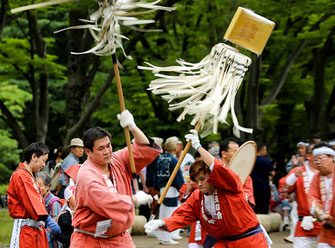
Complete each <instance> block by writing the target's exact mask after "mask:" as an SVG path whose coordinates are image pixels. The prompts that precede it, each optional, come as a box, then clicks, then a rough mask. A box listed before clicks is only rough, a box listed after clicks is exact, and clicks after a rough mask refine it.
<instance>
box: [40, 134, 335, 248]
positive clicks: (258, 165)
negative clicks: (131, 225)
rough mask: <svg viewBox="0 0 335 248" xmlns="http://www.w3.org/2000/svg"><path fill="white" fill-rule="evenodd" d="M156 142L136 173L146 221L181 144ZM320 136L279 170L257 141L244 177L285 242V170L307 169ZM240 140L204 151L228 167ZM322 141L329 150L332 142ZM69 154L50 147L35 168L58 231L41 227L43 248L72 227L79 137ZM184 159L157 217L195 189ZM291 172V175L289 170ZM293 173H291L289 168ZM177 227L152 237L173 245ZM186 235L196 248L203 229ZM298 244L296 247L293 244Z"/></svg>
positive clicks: (288, 204) (64, 242) (64, 241)
mask: <svg viewBox="0 0 335 248" xmlns="http://www.w3.org/2000/svg"><path fill="white" fill-rule="evenodd" d="M153 139H154V140H155V142H156V144H158V145H159V146H161V147H163V150H164V153H162V154H161V155H159V156H158V157H157V158H156V159H155V160H154V161H153V162H152V163H151V164H149V165H148V166H147V167H145V168H144V169H143V170H142V171H141V172H140V173H139V176H138V179H139V182H140V189H141V190H143V191H144V192H145V193H148V194H151V195H152V196H153V198H154V199H155V201H154V203H153V205H152V206H147V205H143V206H140V207H139V214H140V215H144V216H145V217H146V218H147V220H149V217H150V214H151V211H152V209H153V207H154V205H155V203H156V202H157V199H158V197H159V196H160V195H161V194H162V193H163V191H164V189H165V186H166V183H167V181H168V180H169V178H170V176H171V174H172V172H173V171H174V169H175V167H176V165H177V163H178V159H179V158H180V157H181V155H182V154H183V149H184V146H183V143H182V141H180V140H179V139H178V137H176V136H173V137H170V138H168V139H166V141H165V142H164V141H163V139H162V138H157V137H154V138H153ZM320 142H321V140H320V139H317V138H316V137H314V138H313V139H311V140H310V141H308V142H298V143H297V146H296V147H297V151H296V154H294V155H292V157H291V158H289V159H288V162H287V163H286V165H285V170H279V166H278V165H277V164H276V162H271V161H270V159H269V158H268V151H267V146H266V145H265V144H261V143H258V144H257V157H256V160H255V165H254V167H253V170H252V172H251V174H250V177H249V178H248V180H247V181H246V183H245V185H244V191H245V194H246V198H247V200H248V202H249V204H250V206H252V207H253V210H254V212H255V213H256V214H268V213H269V212H278V213H280V214H281V215H282V225H281V229H282V230H283V229H290V230H291V234H290V236H288V237H285V240H286V241H287V242H293V237H294V233H295V229H296V225H297V222H298V221H299V216H298V211H297V203H296V191H294V190H290V186H292V185H288V184H287V183H288V181H287V180H288V179H287V178H288V177H289V176H290V172H292V171H293V170H294V171H299V170H297V169H295V168H298V167H304V166H305V165H306V164H307V166H308V163H309V167H308V168H312V170H314V169H313V168H315V170H317V166H315V167H312V166H311V164H313V161H314V158H313V153H312V151H313V148H314V146H315V145H317V144H318V143H320ZM240 145H241V144H240V143H239V141H238V140H237V139H235V138H227V139H225V140H223V141H222V142H221V143H218V142H215V141H213V142H208V144H207V147H206V149H207V150H208V151H209V152H210V153H211V154H212V155H213V156H214V157H215V158H217V159H219V160H222V161H223V162H224V164H225V165H228V164H229V162H230V161H231V159H232V157H233V155H234V154H235V152H236V151H237V150H238V149H239V147H240ZM328 145H330V146H332V148H333V149H334V148H335V142H334V141H331V142H329V143H328ZM69 149H70V151H69V153H68V154H67V156H66V157H64V154H65V153H64V152H62V148H61V147H59V148H58V149H56V150H55V151H54V154H53V155H54V156H53V157H51V159H50V160H49V161H48V162H47V163H46V166H45V167H44V169H43V170H42V171H41V172H38V173H37V179H38V182H39V185H40V189H41V194H42V196H43V199H44V203H45V207H46V210H47V212H48V213H49V215H50V216H51V218H52V219H53V220H54V221H55V222H56V223H58V225H59V226H60V228H61V233H60V234H58V235H57V237H55V235H53V234H52V232H51V231H50V230H49V229H48V228H47V229H46V231H47V236H48V242H49V247H69V246H70V239H71V234H72V232H73V230H74V228H73V226H72V225H71V224H72V215H73V211H74V206H75V191H76V175H77V173H78V170H79V168H80V166H81V163H80V162H83V161H82V157H83V156H84V143H83V141H82V140H81V139H79V138H74V139H72V140H71V143H70V145H69ZM183 155H184V156H185V157H184V159H183V162H182V163H181V166H180V169H179V170H178V173H177V175H176V177H175V179H174V181H173V183H172V185H171V187H170V188H169V190H168V192H167V194H166V197H165V198H164V201H163V203H162V205H161V207H160V210H159V219H163V218H166V217H169V216H171V215H172V213H173V212H174V211H175V210H176V209H177V208H178V206H180V205H181V204H183V202H185V200H186V199H187V198H188V197H189V195H190V194H191V193H192V192H193V191H194V190H195V189H196V186H195V183H194V182H192V180H190V177H189V168H190V165H191V164H192V163H193V162H194V161H196V160H198V159H201V156H200V155H199V153H198V152H195V153H194V154H193V155H191V152H187V153H186V154H183ZM291 174H292V173H291ZM295 174H297V173H296V172H295ZM180 231H185V230H179V229H178V230H176V231H174V232H171V233H169V232H165V231H161V230H158V231H157V232H156V233H154V234H153V235H154V236H155V237H157V239H158V240H159V242H160V243H161V244H166V245H174V244H178V240H179V239H181V236H180ZM186 231H188V233H189V236H190V240H189V247H193V248H200V247H202V244H203V241H204V237H205V233H204V231H203V230H201V226H200V223H198V222H196V223H194V224H193V225H192V228H190V229H189V230H186ZM297 247H298V246H297Z"/></svg>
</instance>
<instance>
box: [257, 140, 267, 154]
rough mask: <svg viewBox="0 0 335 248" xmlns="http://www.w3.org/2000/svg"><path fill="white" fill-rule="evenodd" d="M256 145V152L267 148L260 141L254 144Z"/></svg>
mask: <svg viewBox="0 0 335 248" xmlns="http://www.w3.org/2000/svg"><path fill="white" fill-rule="evenodd" d="M256 145H257V152H259V151H260V150H261V149H262V148H263V147H264V146H267V145H266V144H265V143H263V142H262V141H258V142H256Z"/></svg>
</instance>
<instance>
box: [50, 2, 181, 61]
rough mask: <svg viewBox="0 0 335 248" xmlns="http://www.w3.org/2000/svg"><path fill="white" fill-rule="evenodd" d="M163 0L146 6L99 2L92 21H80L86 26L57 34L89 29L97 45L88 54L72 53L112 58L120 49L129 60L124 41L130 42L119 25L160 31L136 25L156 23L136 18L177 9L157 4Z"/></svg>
mask: <svg viewBox="0 0 335 248" xmlns="http://www.w3.org/2000/svg"><path fill="white" fill-rule="evenodd" d="M159 2H160V0H158V1H155V2H151V3H147V2H145V1H140V2H136V1H134V0H98V4H99V9H98V10H97V11H96V12H94V13H93V14H91V15H90V20H83V19H81V21H83V22H86V23H88V24H87V25H79V26H73V27H68V28H64V29H62V30H59V31H56V32H55V33H57V32H61V31H64V30H68V29H82V28H88V29H89V30H90V33H91V35H92V37H93V38H94V40H95V46H94V47H93V48H91V49H90V50H88V51H85V52H71V53H72V54H87V53H93V54H95V55H99V56H106V55H112V54H114V53H115V51H116V49H117V48H121V49H122V51H123V54H124V56H125V57H127V58H128V59H131V57H130V56H127V55H126V53H125V51H124V48H123V46H122V39H127V40H128V38H127V37H125V36H123V35H122V34H121V31H120V25H123V26H127V27H129V28H132V29H135V30H137V31H141V32H152V31H161V30H145V29H141V28H138V27H136V26H135V25H140V24H148V23H154V22H155V21H154V20H140V19H138V18H137V17H135V16H140V15H145V14H149V13H152V12H155V11H157V10H166V11H172V10H175V9H176V8H175V7H164V6H159V5H157V4H158V3H159ZM138 8H141V9H148V10H146V11H136V9H138Z"/></svg>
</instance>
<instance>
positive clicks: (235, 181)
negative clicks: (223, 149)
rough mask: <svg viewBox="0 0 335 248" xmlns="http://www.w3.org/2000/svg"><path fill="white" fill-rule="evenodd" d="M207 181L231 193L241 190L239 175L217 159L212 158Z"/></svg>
mask: <svg viewBox="0 0 335 248" xmlns="http://www.w3.org/2000/svg"><path fill="white" fill-rule="evenodd" d="M208 182H209V183H211V184H213V185H215V186H216V187H218V188H222V189H223V190H226V191H229V192H231V193H240V192H243V186H242V182H241V179H240V177H239V176H238V175H237V174H236V173H235V172H233V171H232V170H231V169H230V168H229V167H228V166H225V165H224V164H223V163H222V161H220V160H218V159H215V160H214V167H213V170H212V172H211V174H210V175H209V178H208Z"/></svg>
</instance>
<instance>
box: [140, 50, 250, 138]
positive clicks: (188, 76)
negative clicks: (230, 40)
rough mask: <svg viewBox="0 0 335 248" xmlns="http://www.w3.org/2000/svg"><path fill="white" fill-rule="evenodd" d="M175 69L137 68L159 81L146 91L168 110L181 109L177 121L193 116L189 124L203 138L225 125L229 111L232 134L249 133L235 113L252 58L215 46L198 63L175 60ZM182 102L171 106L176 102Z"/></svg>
mask: <svg viewBox="0 0 335 248" xmlns="http://www.w3.org/2000/svg"><path fill="white" fill-rule="evenodd" d="M177 63H178V64H179V65H178V66H168V67H157V66H154V65H152V64H149V63H146V64H147V65H148V66H138V68H139V69H142V70H151V71H152V72H153V74H154V75H155V76H156V77H157V78H158V79H155V80H153V81H151V82H150V84H149V88H148V89H149V90H151V91H152V93H154V94H156V95H162V97H163V99H164V100H166V101H168V102H169V109H170V110H172V111H173V110H176V109H181V108H183V112H182V113H181V114H180V116H179V117H178V118H177V121H181V120H183V119H184V118H185V116H186V115H187V114H189V115H194V117H193V119H192V121H191V124H192V125H195V124H196V123H197V122H198V121H200V122H201V123H203V125H204V126H205V128H204V131H203V133H202V135H201V136H202V137H204V136H206V135H208V134H210V133H211V132H213V133H214V134H216V133H217V129H218V122H221V123H225V124H228V123H227V121H226V119H227V117H228V113H229V110H231V118H232V121H233V124H234V126H233V133H234V135H235V136H236V137H240V131H242V132H247V133H252V129H251V128H245V127H242V126H240V125H239V123H238V119H237V117H236V114H235V110H234V103H235V95H236V93H237V91H238V89H239V87H240V85H241V83H242V80H243V77H244V75H245V73H246V71H247V70H248V67H249V65H250V64H251V59H250V58H249V57H247V56H245V55H243V54H241V53H239V52H238V51H237V50H236V49H235V48H233V47H230V46H228V45H226V44H223V43H219V44H216V45H215V46H214V47H213V48H212V51H211V53H210V54H209V55H207V56H206V57H205V58H203V59H202V60H201V61H200V62H199V63H189V62H185V61H183V60H177ZM160 72H175V73H179V75H178V76H171V75H164V74H161V73H160ZM180 98H182V100H181V101H180V102H178V103H172V101H174V100H176V99H180Z"/></svg>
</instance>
